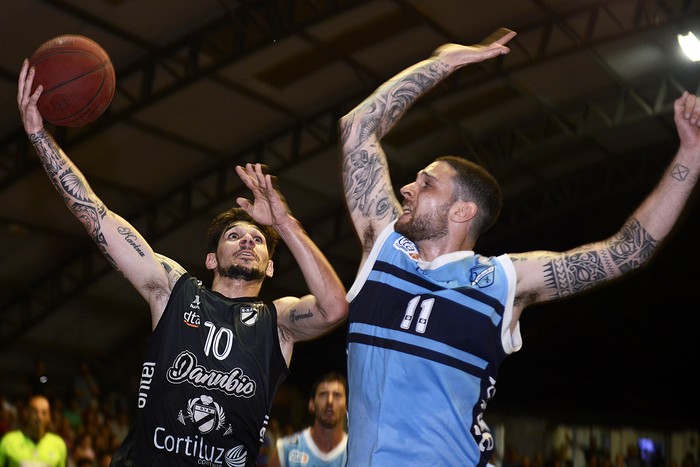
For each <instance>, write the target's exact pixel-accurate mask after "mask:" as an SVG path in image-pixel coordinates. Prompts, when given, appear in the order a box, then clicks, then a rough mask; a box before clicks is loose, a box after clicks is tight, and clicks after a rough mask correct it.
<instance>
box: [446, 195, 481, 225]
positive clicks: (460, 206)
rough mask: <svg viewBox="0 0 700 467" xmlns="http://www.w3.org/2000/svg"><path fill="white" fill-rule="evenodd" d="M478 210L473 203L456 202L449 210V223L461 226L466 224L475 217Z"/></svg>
mask: <svg viewBox="0 0 700 467" xmlns="http://www.w3.org/2000/svg"><path fill="white" fill-rule="evenodd" d="M478 210H479V208H478V207H477V206H476V203H474V202H473V201H462V200H457V201H456V202H455V203H454V204H453V205H452V208H450V221H452V222H457V223H458V224H462V223H464V222H468V221H470V220H472V219H474V217H475V216H476V213H477V211H478Z"/></svg>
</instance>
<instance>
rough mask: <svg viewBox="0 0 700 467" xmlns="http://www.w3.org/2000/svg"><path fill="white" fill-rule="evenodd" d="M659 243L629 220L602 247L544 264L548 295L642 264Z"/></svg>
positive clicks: (566, 292)
mask: <svg viewBox="0 0 700 467" xmlns="http://www.w3.org/2000/svg"><path fill="white" fill-rule="evenodd" d="M658 245H659V242H658V241H656V240H654V239H653V238H652V237H651V236H650V235H649V233H648V232H647V231H645V230H644V229H643V228H642V226H641V224H640V223H639V222H638V221H637V220H636V219H630V220H628V221H627V222H626V223H625V225H624V226H623V227H622V229H621V230H620V232H618V233H617V234H616V235H615V236H614V237H612V238H611V239H610V241H609V242H607V247H606V248H605V249H598V250H588V251H581V252H573V253H572V254H568V255H566V256H563V257H558V258H557V259H554V260H552V261H550V262H548V263H545V265H544V275H545V286H546V288H547V289H548V290H549V291H550V293H551V295H550V297H549V298H551V299H554V298H560V297H565V296H567V295H571V294H574V293H578V292H582V291H584V290H586V289H590V288H591V287H594V286H596V285H599V284H601V283H603V282H604V281H606V280H610V279H613V278H615V277H618V276H619V275H621V274H624V273H626V272H629V271H631V270H633V269H635V268H637V267H638V266H640V265H641V264H644V263H645V262H646V261H647V260H648V259H649V258H650V257H651V256H652V255H653V253H654V251H655V250H656V247H657V246H658Z"/></svg>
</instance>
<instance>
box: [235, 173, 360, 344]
mask: <svg viewBox="0 0 700 467" xmlns="http://www.w3.org/2000/svg"><path fill="white" fill-rule="evenodd" d="M236 172H237V173H238V175H239V176H240V177H241V180H243V182H244V183H245V184H246V186H247V187H248V188H249V189H250V190H251V191H252V192H253V195H254V197H255V199H254V201H253V202H252V203H251V202H250V201H248V200H247V199H245V198H238V200H237V202H238V204H239V206H241V207H242V208H243V209H245V210H246V212H248V214H250V216H251V217H252V218H253V219H255V220H256V221H257V222H260V223H261V224H265V225H271V226H273V227H274V228H275V230H277V232H278V233H279V234H280V237H281V238H282V240H283V241H284V243H285V244H286V245H287V247H288V248H289V250H290V252H291V253H292V255H293V256H294V259H295V260H296V261H297V263H298V264H299V267H300V268H301V272H302V274H303V276H304V279H305V280H306V285H307V286H308V287H309V291H310V292H311V293H310V294H309V295H305V296H303V297H301V298H297V297H283V298H280V299H277V300H275V306H276V307H277V312H278V321H277V324H278V327H279V329H280V337H281V338H282V340H283V342H282V346H283V348H284V347H285V345H286V346H290V345H292V344H293V343H294V342H296V341H302V340H308V339H313V338H315V337H318V336H320V335H321V334H323V333H325V332H327V331H329V330H330V329H331V328H333V327H334V326H335V325H336V324H338V323H340V322H341V321H342V320H344V319H345V317H346V316H347V311H348V304H347V301H346V300H345V293H346V291H345V287H344V286H343V283H342V282H341V281H340V279H339V278H338V275H337V274H336V272H335V270H334V269H333V268H332V267H331V265H330V263H329V262H328V260H327V259H326V257H325V256H324V255H323V253H322V252H321V250H319V248H318V247H317V246H316V244H315V243H314V242H313V241H312V240H311V238H309V236H308V234H307V233H306V231H305V230H304V229H303V227H302V226H301V224H300V223H299V222H298V221H297V220H296V219H295V218H294V217H293V216H292V213H291V212H290V210H289V207H288V206H287V204H286V202H285V201H284V198H282V195H281V194H280V193H279V192H278V191H277V190H276V189H275V186H274V183H273V179H272V177H271V176H270V175H268V174H265V173H264V171H263V166H261V165H260V164H255V165H252V164H247V165H246V167H245V168H243V167H236ZM283 350H284V349H283ZM286 350H288V351H291V348H287V349H286ZM285 355H289V356H291V352H290V353H289V354H287V353H286V352H285Z"/></svg>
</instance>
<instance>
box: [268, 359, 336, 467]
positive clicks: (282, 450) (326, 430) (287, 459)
mask: <svg viewBox="0 0 700 467" xmlns="http://www.w3.org/2000/svg"><path fill="white" fill-rule="evenodd" d="M346 387H347V381H346V378H345V376H343V375H341V374H340V373H335V372H331V373H328V374H326V375H324V376H322V377H321V378H319V379H318V380H317V381H316V382H315V383H314V385H313V388H311V397H310V398H309V412H310V413H311V414H312V415H313V417H314V422H313V424H312V425H311V426H309V427H307V428H305V429H304V430H302V431H299V432H296V433H293V434H291V435H289V436H285V437H283V438H279V439H278V440H277V442H276V449H275V452H274V453H273V456H272V458H271V459H270V463H269V464H268V465H269V467H345V464H346V462H347V459H348V455H347V445H348V435H347V433H345V413H346V411H347V399H346Z"/></svg>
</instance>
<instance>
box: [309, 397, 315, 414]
mask: <svg viewBox="0 0 700 467" xmlns="http://www.w3.org/2000/svg"><path fill="white" fill-rule="evenodd" d="M314 412H316V407H314V400H313V399H309V413H312V414H313V413H314Z"/></svg>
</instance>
